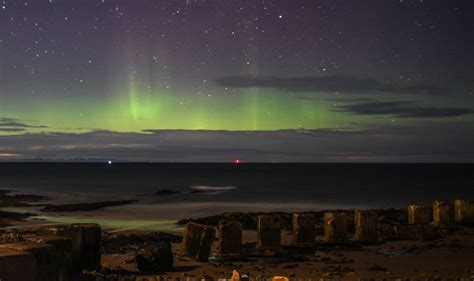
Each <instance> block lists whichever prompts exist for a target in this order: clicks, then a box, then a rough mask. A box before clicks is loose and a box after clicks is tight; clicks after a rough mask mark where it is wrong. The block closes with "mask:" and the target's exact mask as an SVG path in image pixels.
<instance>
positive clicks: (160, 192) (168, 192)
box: [155, 189, 181, 196]
mask: <svg viewBox="0 0 474 281" xmlns="http://www.w3.org/2000/svg"><path fill="white" fill-rule="evenodd" d="M179 193H181V192H179V191H176V190H171V189H161V190H158V191H157V192H155V195H157V196H166V195H173V194H179Z"/></svg>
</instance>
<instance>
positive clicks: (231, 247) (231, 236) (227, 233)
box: [218, 221, 242, 255]
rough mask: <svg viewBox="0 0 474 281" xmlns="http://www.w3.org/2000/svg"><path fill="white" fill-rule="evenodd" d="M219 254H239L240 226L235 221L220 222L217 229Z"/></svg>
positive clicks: (240, 245) (240, 244)
mask: <svg viewBox="0 0 474 281" xmlns="http://www.w3.org/2000/svg"><path fill="white" fill-rule="evenodd" d="M218 234H219V235H218V243H219V252H220V254H223V255H225V254H239V253H240V251H241V250H242V225H241V224H240V223H239V222H237V221H221V222H220V223H219V227H218Z"/></svg>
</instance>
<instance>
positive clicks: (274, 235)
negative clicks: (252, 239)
mask: <svg viewBox="0 0 474 281" xmlns="http://www.w3.org/2000/svg"><path fill="white" fill-rule="evenodd" d="M280 245H281V227H280V222H279V221H278V219H277V218H275V217H272V216H266V215H264V216H258V217H257V248H276V247H280Z"/></svg>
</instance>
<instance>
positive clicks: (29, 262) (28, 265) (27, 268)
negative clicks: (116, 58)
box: [0, 248, 37, 281]
mask: <svg viewBox="0 0 474 281" xmlns="http://www.w3.org/2000/svg"><path fill="white" fill-rule="evenodd" d="M36 273H37V268H36V258H35V256H34V255H33V254H32V253H29V252H24V251H17V250H14V249H9V248H0V278H1V280H5V281H6V280H8V281H35V280H36V275H37V274H36Z"/></svg>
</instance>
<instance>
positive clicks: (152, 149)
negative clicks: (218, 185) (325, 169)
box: [0, 122, 474, 162]
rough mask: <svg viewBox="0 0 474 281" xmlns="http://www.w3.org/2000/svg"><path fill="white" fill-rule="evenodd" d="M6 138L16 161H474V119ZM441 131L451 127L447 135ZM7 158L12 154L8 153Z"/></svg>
mask: <svg viewBox="0 0 474 281" xmlns="http://www.w3.org/2000/svg"><path fill="white" fill-rule="evenodd" d="M146 132H147V133H117V132H109V131H95V132H90V133H84V134H65V133H60V134H54V133H48V134H32V133H29V134H23V135H10V136H7V135H4V136H0V154H2V155H21V156H17V157H14V158H16V159H19V158H21V159H45V160H46V159H48V160H78V159H80V160H88V161H90V160H91V159H95V160H97V159H116V160H122V161H159V162H170V161H173V162H230V161H232V160H234V159H236V158H239V159H242V160H243V161H248V162H473V161H474V151H473V150H472V143H473V142H474V131H473V130H472V124H471V123H468V122H456V124H453V123H450V124H448V123H442V122H439V123H436V124H435V123H433V122H429V123H424V124H417V125H410V126H408V125H406V126H396V125H393V126H388V125H386V126H374V127H370V128H366V129H363V130H350V129H344V130H340V129H319V130H281V131H205V130H203V131H186V130H146ZM440 132H449V133H444V134H440ZM3 159H6V158H5V157H3Z"/></svg>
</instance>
